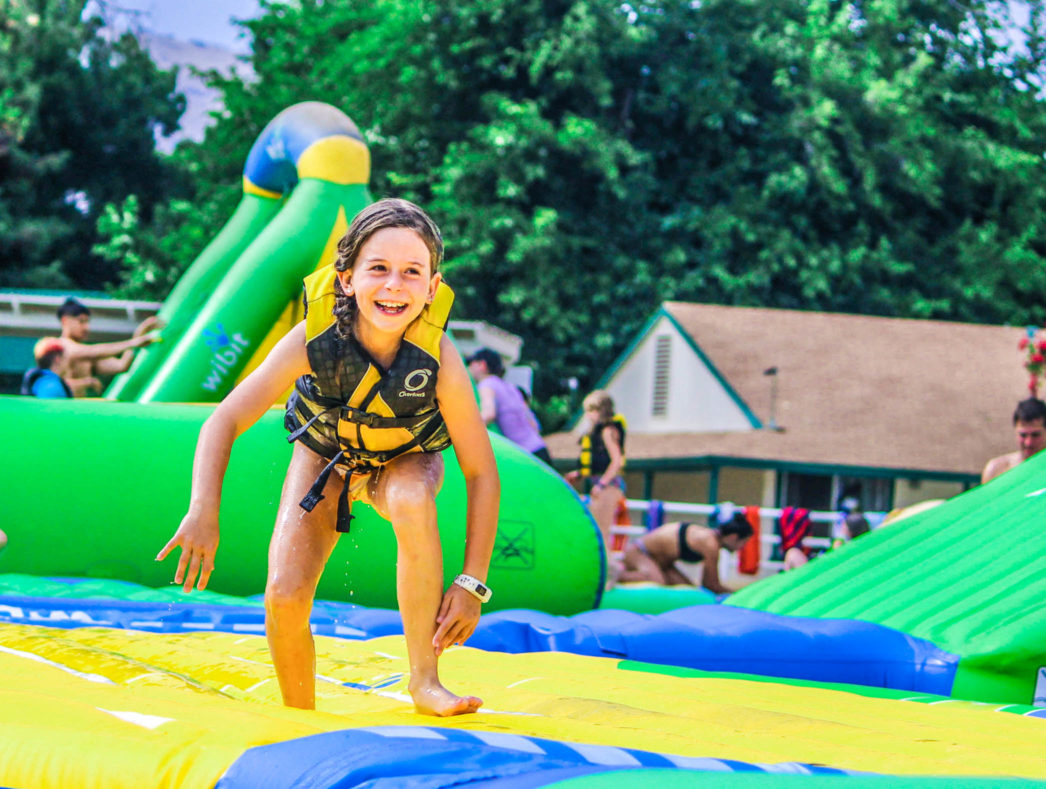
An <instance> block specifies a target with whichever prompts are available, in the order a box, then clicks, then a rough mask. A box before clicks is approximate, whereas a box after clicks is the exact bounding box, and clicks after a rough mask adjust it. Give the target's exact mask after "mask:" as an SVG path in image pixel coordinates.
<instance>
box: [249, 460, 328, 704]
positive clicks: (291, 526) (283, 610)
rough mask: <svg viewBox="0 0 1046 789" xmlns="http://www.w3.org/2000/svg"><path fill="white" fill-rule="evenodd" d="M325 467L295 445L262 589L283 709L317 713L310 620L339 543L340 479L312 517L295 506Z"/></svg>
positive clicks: (325, 493) (313, 649)
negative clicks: (336, 525) (325, 569)
mask: <svg viewBox="0 0 1046 789" xmlns="http://www.w3.org/2000/svg"><path fill="white" fill-rule="evenodd" d="M325 465H326V461H325V460H324V459H323V458H321V457H320V456H319V455H317V454H316V453H315V452H313V451H312V450H310V449H309V448H308V447H305V446H303V445H302V444H300V443H295V445H294V453H293V455H292V456H291V462H290V466H289V467H288V469H287V478H286V480H284V483H283V494H282V496H281V497H280V509H279V513H278V514H277V516H276V528H275V530H274V531H273V534H272V542H270V543H269V576H268V582H267V583H266V585H265V635H266V637H267V638H268V640H269V652H270V653H271V654H272V663H273V666H275V668H276V677H277V679H278V680H279V683H280V691H281V692H282V694H283V703H284V704H286V705H287V706H288V707H300V708H302V709H306V710H311V709H315V708H316V648H315V645H314V644H313V640H312V632H311V630H310V629H309V615H310V614H311V613H312V601H313V597H314V596H315V594H316V584H318V583H319V580H320V575H321V574H322V573H323V567H324V565H326V563H327V559H328V558H330V555H331V551H333V550H334V546H335V544H336V543H337V541H338V532H337V531H335V529H334V522H335V519H336V517H337V511H338V510H337V508H338V496H340V495H341V490H342V479H341V477H340V476H338V474H331V478H330V480H329V481H328V483H327V487H326V489H325V490H324V496H325V498H324V499H323V500H322V501H320V502H319V504H317V505H316V508H315V509H314V510H313V511H312V512H306V511H305V510H303V509H302V508H301V507H299V506H298V502H299V501H301V500H302V498H303V497H304V496H305V494H306V493H307V492H308V490H309V488H310V487H311V486H312V483H313V481H314V480H315V479H316V477H317V476H318V475H319V473H320V471H322V470H323V467H324V466H325Z"/></svg>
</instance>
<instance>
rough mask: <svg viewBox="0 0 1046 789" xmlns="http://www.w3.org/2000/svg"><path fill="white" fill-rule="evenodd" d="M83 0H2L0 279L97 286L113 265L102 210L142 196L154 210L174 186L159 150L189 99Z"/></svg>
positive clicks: (41, 284) (172, 76) (147, 208)
mask: <svg viewBox="0 0 1046 789" xmlns="http://www.w3.org/2000/svg"><path fill="white" fill-rule="evenodd" d="M84 5H85V2H84V1H83V0H80V1H79V2H73V1H72V0H2V2H0V27H2V29H3V32H2V33H0V35H2V36H3V38H2V46H0V58H2V62H0V97H4V99H3V100H4V102H5V106H6V107H8V108H9V110H8V111H7V112H5V113H4V114H3V120H2V121H0V122H2V123H4V135H5V139H6V140H7V141H8V145H7V148H6V154H0V222H2V223H3V224H2V225H0V284H3V285H7V286H11V285H17V286H27V285H28V286H37V287H62V288H64V287H73V286H75V287H84V288H98V287H101V286H102V285H104V284H105V283H107V282H109V281H111V280H113V279H114V278H115V276H116V272H115V271H114V267H113V266H112V265H111V263H110V262H109V261H107V260H106V259H105V258H103V257H101V256H99V255H97V254H94V253H93V252H92V248H93V246H94V245H95V243H96V242H97V231H96V227H95V225H96V221H97V218H98V216H99V215H100V214H101V212H102V210H103V207H104V206H105V205H106V204H107V203H110V202H121V201H123V200H124V199H125V198H126V197H127V195H129V194H134V195H137V200H138V202H139V204H140V206H141V210H142V211H143V213H145V214H146V216H147V217H151V213H152V208H153V206H154V204H155V203H156V202H157V201H158V200H160V199H161V198H166V197H167V196H169V195H170V193H171V192H172V191H173V190H174V188H175V185H176V183H177V178H176V173H175V171H174V170H173V169H172V168H171V167H170V166H169V165H168V164H167V163H165V161H164V160H163V158H162V157H161V156H160V155H159V154H157V153H156V151H155V137H154V135H155V134H156V133H157V132H160V133H165V134H166V133H170V132H172V131H173V130H174V129H176V128H177V120H178V117H179V116H180V115H181V112H182V110H183V108H184V100H183V99H182V97H181V96H179V95H177V94H176V93H175V91H174V80H175V74H174V73H173V72H164V71H161V70H159V69H158V68H157V67H156V65H155V64H154V63H153V62H152V60H151V59H150V58H149V56H148V54H147V53H146V52H144V51H143V50H142V48H141V47H140V46H139V45H138V42H137V41H136V39H135V38H134V37H133V36H131V35H129V34H124V35H121V36H118V37H115V38H113V37H112V36H110V35H107V34H105V33H104V32H103V31H102V30H101V21H100V20H98V19H94V18H92V19H87V20H84V19H82V15H83V10H84Z"/></svg>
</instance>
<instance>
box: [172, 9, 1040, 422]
mask: <svg viewBox="0 0 1046 789" xmlns="http://www.w3.org/2000/svg"><path fill="white" fill-rule="evenodd" d="M1041 5H1042V4H1041V3H1040V2H1030V3H1028V6H1029V8H1030V9H1031V12H1032V17H1031V25H1030V26H1029V30H1028V31H1026V34H1027V39H1026V41H1025V46H1024V47H1023V48H1015V47H1013V46H1012V45H1011V44H1010V43H1009V41H1008V37H1009V36H1011V35H1012V28H1011V26H1010V24H1009V22H1008V18H1007V12H1006V8H1005V6H1004V4H1001V3H996V2H991V1H990V0H967V1H966V2H964V3H955V2H951V1H950V0H851V1H850V2H841V0H685V1H680V0H649V2H644V3H642V4H635V5H629V4H627V3H626V4H622V3H620V2H604V1H602V0H514V2H508V0H470V2H466V3H462V2H448V0H377V2H373V3H370V4H361V3H340V2H324V1H323V0H293V1H291V2H282V1H281V2H269V1H266V2H263V11H264V13H263V14H262V16H261V17H260V18H258V19H257V20H254V21H251V22H249V23H247V27H248V28H249V29H250V31H251V33H252V34H253V36H254V51H253V56H252V58H251V62H252V66H253V69H254V72H255V74H256V79H254V80H253V81H251V82H243V81H241V80H239V79H238V78H237V77H235V76H231V77H220V76H219V75H212V83H213V84H215V85H217V86H219V87H220V88H221V89H222V91H223V94H224V99H225V112H224V113H223V115H222V117H221V118H220V119H219V120H218V122H217V124H216V125H215V126H214V127H213V129H211V131H210V132H209V134H208V137H207V139H206V141H205V142H204V143H203V144H202V145H199V146H186V147H184V148H183V149H182V150H180V151H179V156H181V157H182V160H183V162H184V163H185V165H186V166H187V167H191V168H192V172H193V174H194V178H195V179H196V184H197V201H196V205H197V207H198V209H199V211H200V215H201V216H202V217H204V218H205V221H210V222H213V223H214V226H213V227H211V229H210V232H213V231H214V230H216V229H217V225H218V224H219V223H220V221H221V218H222V217H224V216H227V215H228V211H230V210H231V207H232V206H233V205H234V203H235V199H236V197H237V191H238V189H237V187H238V183H239V178H238V176H239V168H240V167H241V165H242V162H243V161H244V158H245V156H246V153H247V150H248V149H249V147H250V145H251V143H252V142H253V141H254V139H255V138H256V136H257V134H258V132H259V131H260V130H261V128H262V127H263V126H264V125H265V123H267V122H268V121H269V120H270V119H271V118H272V117H273V116H274V115H275V114H276V113H277V112H279V111H280V110H282V109H284V108H285V107H287V106H288V105H290V104H293V103H295V102H298V101H304V100H321V101H326V102H329V103H331V104H334V105H335V106H338V107H340V108H342V109H344V110H345V111H346V112H347V113H348V114H349V115H350V116H352V117H353V119H354V120H355V121H356V122H357V124H358V125H359V126H360V128H361V129H362V130H363V131H364V133H365V134H366V136H367V139H368V142H369V144H370V147H371V151H372V158H373V163H374V177H373V182H372V183H373V188H374V191H375V192H376V193H377V194H378V195H391V194H395V195H400V196H404V197H408V198H411V199H414V200H416V201H418V202H419V203H421V204H422V205H424V206H425V207H426V208H428V209H429V210H430V211H431V212H432V213H433V215H434V216H435V218H436V219H437V221H438V222H439V223H440V224H441V226H442V227H443V229H444V233H445V236H446V239H447V250H448V256H447V258H448V262H447V267H446V276H447V278H448V280H449V281H450V282H451V283H452V284H453V285H454V287H455V289H456V291H457V293H458V298H459V302H458V305H459V306H458V307H457V310H456V314H457V315H459V316H465V317H469V318H475V319H484V320H488V321H490V322H492V323H495V324H497V325H499V326H502V327H504V328H506V329H508V330H510V331H513V332H517V333H519V334H520V335H522V336H523V337H524V339H525V346H524V353H525V356H526V358H525V359H524V361H525V362H527V363H530V364H533V365H534V366H535V368H536V371H537V395H538V400H539V401H542V400H543V401H545V402H546V404H547V403H549V402H552V403H553V408H552V409H551V410H546V411H545V413H544V416H545V418H546V423H547V425H546V426H552V427H554V426H555V425H556V420H557V418H559V417H561V416H562V414H563V411H564V410H565V408H566V400H565V397H564V396H563V385H562V382H563V381H564V380H565V379H567V378H569V377H572V376H576V377H577V378H579V379H580V380H581V382H582V386H583V387H585V386H590V385H592V384H593V383H594V379H595V377H596V376H598V374H599V373H600V372H601V371H603V370H605V369H606V367H607V365H608V364H609V363H610V361H611V360H612V359H613V358H614V356H615V355H616V354H617V353H619V352H620V351H621V350H622V349H623V348H624V346H625V344H626V343H627V341H628V340H629V338H630V337H631V335H632V334H633V333H634V332H635V331H636V330H637V329H638V328H639V327H640V326H641V325H642V324H643V322H644V321H645V320H646V319H647V318H648V317H649V315H650V314H651V313H652V312H653V310H654V309H656V307H657V305H658V304H660V303H661V302H662V301H665V300H669V299H678V300H688V301H704V302H716V303H726V304H746V305H762V306H772V307H788V308H800V309H818V310H836V311H847V312H859V313H874V314H882V315H899V316H911V317H932V318H948V319H960V320H969V321H988V322H1011V323H1041V322H1042V317H1043V316H1042V313H1041V308H1040V306H1039V302H1040V295H1039V294H1041V293H1042V292H1043V290H1044V286H1046V282H1044V277H1046V267H1044V266H1043V262H1044V260H1043V256H1044V254H1046V238H1044V235H1043V233H1044V228H1046V223H1044V219H1046V215H1044V211H1046V201H1044V197H1046V195H1044V191H1043V190H1044V188H1046V187H1044V186H1043V184H1044V178H1043V175H1044V173H1043V168H1044V162H1043V151H1044V150H1046V145H1044V143H1046V139H1044V132H1046V130H1044V121H1043V118H1044V115H1043V112H1042V103H1041V100H1040V90H1041V87H1042V84H1041V82H1042V81H1041V78H1040V75H1041V74H1042V73H1043V70H1042V64H1043V55H1044V53H1046V45H1044V42H1043V39H1042V37H1041V36H1040V35H1039V34H1038V33H1037V32H1036V31H1038V30H1039V29H1041V26H1040V23H1041V21H1042V8H1041ZM186 232H188V227H186ZM194 232H198V229H197V230H194ZM556 397H558V398H559V399H558V400H555V399H554V398H556ZM557 408H558V410H559V413H558V414H557V413H554V412H555V411H556V409H557Z"/></svg>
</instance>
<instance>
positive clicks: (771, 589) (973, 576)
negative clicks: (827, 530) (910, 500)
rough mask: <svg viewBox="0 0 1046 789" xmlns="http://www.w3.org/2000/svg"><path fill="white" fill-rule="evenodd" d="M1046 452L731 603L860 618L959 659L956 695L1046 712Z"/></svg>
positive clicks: (762, 584)
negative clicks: (925, 641)
mask: <svg viewBox="0 0 1046 789" xmlns="http://www.w3.org/2000/svg"><path fill="white" fill-rule="evenodd" d="M1044 479H1046V453H1041V454H1040V455H1038V456H1036V457H1033V458H1031V459H1030V460H1028V461H1026V462H1024V463H1022V464H1021V465H1019V466H1018V467H1017V468H1015V469H1013V470H1012V471H1009V472H1007V473H1006V474H1003V475H1002V476H1000V477H997V478H996V479H994V480H992V481H991V482H990V483H988V484H987V485H982V486H980V487H977V488H974V489H973V490H970V491H968V492H966V493H964V494H962V495H960V496H957V497H955V498H953V499H950V500H949V501H947V502H945V503H944V504H941V505H940V506H938V507H935V508H933V509H930V510H926V511H925V512H921V513H918V514H915V515H912V516H911V517H909V518H905V519H903V520H900V521H897V522H896V523H892V524H886V525H884V526H882V527H880V528H879V529H877V530H875V531H874V532H871V533H870V534H868V535H865V536H863V537H861V538H859V539H857V540H855V541H854V542H852V543H850V544H848V545H845V546H843V547H842V548H839V549H837V550H835V551H832V552H830V553H828V554H826V555H824V556H821V557H819V558H817V559H815V560H814V561H812V562H810V563H809V564H807V565H805V566H804V567H802V568H800V569H798V570H794V571H792V572H788V573H782V574H780V575H777V576H774V577H771V578H768V579H766V580H763V581H760V582H759V583H758V584H753V585H752V586H750V587H746V588H745V589H743V590H741V591H740V592H738V593H737V594H734V595H732V596H731V597H730V598H729V599H728V600H727V602H726V604H727V605H736V606H742V607H747V608H757V609H761V610H764V611H770V612H772V613H778V614H794V615H796V616H813V617H821V618H842V619H861V620H864V621H867V622H875V623H878V624H881V625H886V626H887V627H892V628H895V629H897V630H901V631H903V632H905V633H909V634H911V635H913V636H917V637H919V638H925V639H928V640H930V641H933V642H934V643H935V644H937V645H938V646H940V647H941V648H943V649H946V650H948V651H950V652H954V653H956V654H958V655H960V656H961V659H960V662H959V668H958V671H957V673H956V678H955V684H954V686H953V688H952V695H953V696H954V697H957V698H963V699H971V700H978V701H988V702H1013V703H1018V704H1033V703H1034V704H1040V705H1042V704H1046V614H1044V613H1043V611H1044V609H1043V600H1044V599H1046V482H1044Z"/></svg>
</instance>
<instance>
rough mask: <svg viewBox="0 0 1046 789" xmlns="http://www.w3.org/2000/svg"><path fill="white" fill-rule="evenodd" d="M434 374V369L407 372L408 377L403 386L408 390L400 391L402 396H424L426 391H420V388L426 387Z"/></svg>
mask: <svg viewBox="0 0 1046 789" xmlns="http://www.w3.org/2000/svg"><path fill="white" fill-rule="evenodd" d="M431 376H432V370H426V369H420V370H414V371H412V372H410V373H408V374H407V377H406V378H404V379H403V388H404V389H405V390H406V391H404V392H400V397H424V396H425V393H424V392H419V391H418V390H419V389H424V388H425V387H426V386H427V385H428V382H429V378H430V377H431Z"/></svg>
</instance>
